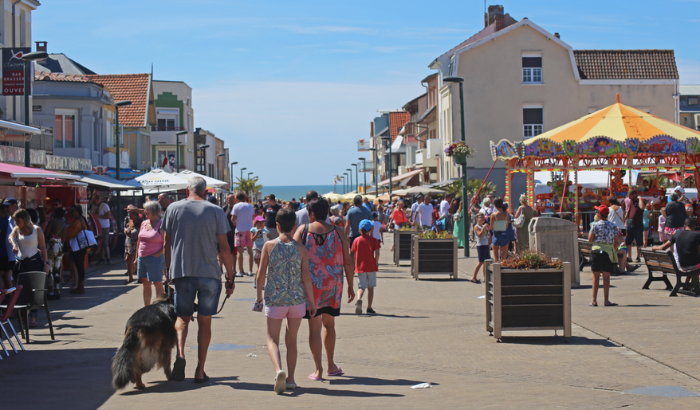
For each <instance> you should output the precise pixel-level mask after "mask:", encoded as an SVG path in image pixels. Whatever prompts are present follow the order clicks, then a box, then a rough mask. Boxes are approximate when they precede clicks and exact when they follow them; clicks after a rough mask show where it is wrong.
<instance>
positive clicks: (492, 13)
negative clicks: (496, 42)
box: [484, 5, 504, 27]
mask: <svg viewBox="0 0 700 410" xmlns="http://www.w3.org/2000/svg"><path fill="white" fill-rule="evenodd" d="M503 14H504V12H503V6H499V5H495V6H489V8H488V12H487V13H486V14H485V15H484V27H488V26H490V25H491V24H493V23H494V22H495V21H496V16H497V15H501V16H503Z"/></svg>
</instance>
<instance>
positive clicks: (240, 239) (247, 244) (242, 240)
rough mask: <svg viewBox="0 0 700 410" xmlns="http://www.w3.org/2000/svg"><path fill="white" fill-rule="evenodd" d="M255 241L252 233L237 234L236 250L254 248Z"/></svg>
mask: <svg viewBox="0 0 700 410" xmlns="http://www.w3.org/2000/svg"><path fill="white" fill-rule="evenodd" d="M252 247H253V239H252V237H251V236H250V231H245V232H236V248H252Z"/></svg>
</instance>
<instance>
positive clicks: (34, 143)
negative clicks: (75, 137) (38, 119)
mask: <svg viewBox="0 0 700 410" xmlns="http://www.w3.org/2000/svg"><path fill="white" fill-rule="evenodd" d="M2 145H8V146H10V147H17V148H24V141H3V142H2ZM29 149H30V150H42V151H46V153H47V154H53V136H52V135H48V134H39V135H34V136H32V139H31V141H29Z"/></svg>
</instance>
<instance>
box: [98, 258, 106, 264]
mask: <svg viewBox="0 0 700 410" xmlns="http://www.w3.org/2000/svg"><path fill="white" fill-rule="evenodd" d="M103 263H105V260H104V259H100V260H99V261H97V264H98V265H102V264H103Z"/></svg>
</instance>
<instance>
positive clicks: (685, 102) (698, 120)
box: [679, 85, 700, 131]
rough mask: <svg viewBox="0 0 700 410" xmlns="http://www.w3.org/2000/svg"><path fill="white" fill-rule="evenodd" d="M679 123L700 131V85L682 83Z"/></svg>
mask: <svg viewBox="0 0 700 410" xmlns="http://www.w3.org/2000/svg"><path fill="white" fill-rule="evenodd" d="M679 89H680V98H679V100H680V101H679V103H680V104H679V109H680V122H679V124H681V125H683V126H686V127H688V128H692V129H694V130H699V131H700V85H681V86H680V87H679Z"/></svg>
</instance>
